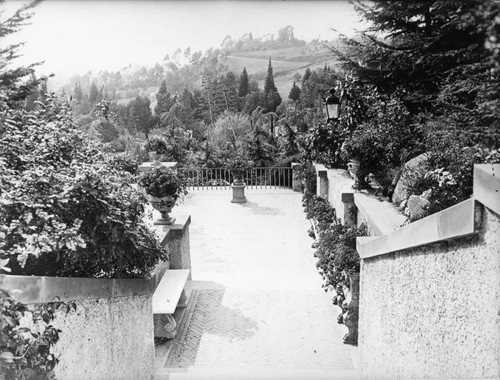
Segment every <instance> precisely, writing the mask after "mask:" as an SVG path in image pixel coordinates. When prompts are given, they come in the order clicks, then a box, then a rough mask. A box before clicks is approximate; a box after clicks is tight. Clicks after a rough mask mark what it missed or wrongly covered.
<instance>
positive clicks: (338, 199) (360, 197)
mask: <svg viewBox="0 0 500 380" xmlns="http://www.w3.org/2000/svg"><path fill="white" fill-rule="evenodd" d="M315 168H316V173H317V176H316V180H317V192H316V195H318V196H322V197H323V198H326V199H327V200H328V202H329V203H330V205H331V206H332V207H333V208H334V209H335V211H336V214H337V217H338V218H339V219H340V220H341V221H342V223H343V224H346V225H351V224H357V225H358V226H359V225H361V224H363V223H364V224H366V226H367V228H368V232H369V234H370V235H372V236H377V235H383V234H386V233H389V232H391V231H394V230H396V229H398V228H399V227H400V226H401V225H402V224H404V223H405V222H406V220H407V218H406V216H404V215H403V214H402V213H400V212H399V211H398V210H396V208H395V207H394V205H393V204H392V203H389V202H387V201H385V200H384V201H381V198H380V197H377V196H375V195H373V194H371V193H368V192H367V191H354V190H353V189H352V185H353V184H354V180H353V179H352V177H351V176H350V175H349V173H348V172H347V171H346V170H343V169H326V168H325V167H324V166H323V165H321V164H315Z"/></svg>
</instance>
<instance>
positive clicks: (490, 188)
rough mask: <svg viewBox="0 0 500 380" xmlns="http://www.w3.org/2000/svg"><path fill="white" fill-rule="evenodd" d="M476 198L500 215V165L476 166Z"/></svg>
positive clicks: (474, 186)
mask: <svg viewBox="0 0 500 380" xmlns="http://www.w3.org/2000/svg"><path fill="white" fill-rule="evenodd" d="M473 192H474V198H475V199H476V200H478V201H479V202H481V203H482V204H483V205H485V206H486V207H488V208H489V209H490V210H492V211H494V212H496V213H497V214H500V164H494V165H492V164H481V165H474V185H473Z"/></svg>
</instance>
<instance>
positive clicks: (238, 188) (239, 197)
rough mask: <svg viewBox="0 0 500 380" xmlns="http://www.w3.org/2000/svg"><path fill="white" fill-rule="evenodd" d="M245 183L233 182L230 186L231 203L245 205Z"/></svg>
mask: <svg viewBox="0 0 500 380" xmlns="http://www.w3.org/2000/svg"><path fill="white" fill-rule="evenodd" d="M245 187H246V185H245V183H244V182H236V181H235V182H234V183H233V184H232V185H231V188H232V189H233V199H232V200H231V203H246V201H247V198H246V197H245Z"/></svg>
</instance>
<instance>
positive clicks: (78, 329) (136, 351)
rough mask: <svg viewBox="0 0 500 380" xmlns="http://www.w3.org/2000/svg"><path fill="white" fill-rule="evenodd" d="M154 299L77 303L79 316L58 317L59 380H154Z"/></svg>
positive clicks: (148, 297)
mask: <svg viewBox="0 0 500 380" xmlns="http://www.w3.org/2000/svg"><path fill="white" fill-rule="evenodd" d="M151 298H152V295H138V296H129V297H115V298H98V299H95V300H90V299H89V300H78V301H76V306H77V309H76V311H71V312H70V313H68V314H66V312H65V311H58V312H57V314H56V319H55V320H54V321H53V323H52V324H53V325H54V326H55V327H57V328H59V329H61V330H62V333H61V335H60V341H59V342H58V343H57V344H56V345H55V348H54V353H55V354H56V356H60V359H61V361H60V363H59V364H58V365H57V367H56V370H55V373H56V378H57V379H82V380H84V379H85V380H88V379H131V380H132V379H148V380H149V379H152V378H153V374H154V336H153V318H152V315H153V311H152V302H151Z"/></svg>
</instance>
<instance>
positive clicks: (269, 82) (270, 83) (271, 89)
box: [264, 58, 281, 137]
mask: <svg viewBox="0 0 500 380" xmlns="http://www.w3.org/2000/svg"><path fill="white" fill-rule="evenodd" d="M264 95H265V101H266V112H267V113H269V120H270V122H271V137H274V119H275V118H274V115H272V113H274V112H276V108H277V107H278V106H279V105H280V104H281V96H280V94H279V93H278V89H277V88H276V85H275V84H274V75H273V66H272V64H271V58H269V66H268V67H267V76H266V80H265V82H264Z"/></svg>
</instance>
